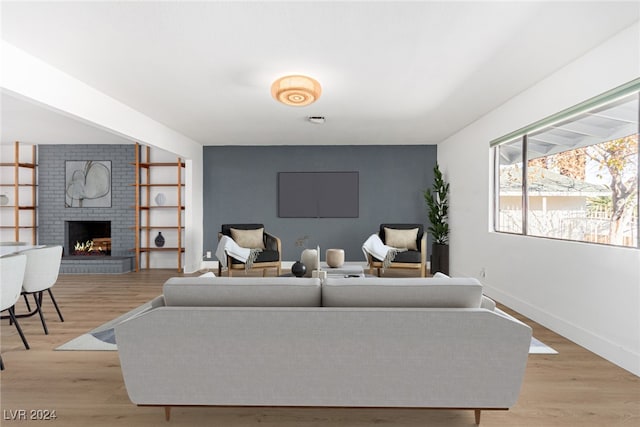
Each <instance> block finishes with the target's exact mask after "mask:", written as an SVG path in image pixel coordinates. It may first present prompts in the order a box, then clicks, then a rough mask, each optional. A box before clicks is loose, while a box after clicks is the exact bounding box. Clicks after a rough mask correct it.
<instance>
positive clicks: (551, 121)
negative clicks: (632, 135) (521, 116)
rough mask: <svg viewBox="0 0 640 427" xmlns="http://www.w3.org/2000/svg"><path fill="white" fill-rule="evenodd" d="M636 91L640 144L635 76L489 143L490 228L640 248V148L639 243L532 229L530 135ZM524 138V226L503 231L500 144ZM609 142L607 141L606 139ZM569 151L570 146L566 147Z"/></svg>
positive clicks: (639, 88) (639, 175)
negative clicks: (562, 235)
mask: <svg viewBox="0 0 640 427" xmlns="http://www.w3.org/2000/svg"><path fill="white" fill-rule="evenodd" d="M634 93H635V94H636V96H637V102H638V118H637V119H638V122H637V123H638V125H637V129H636V134H637V135H639V138H638V139H639V141H638V144H639V145H640V78H637V79H634V80H632V81H630V82H628V83H625V84H623V85H621V86H618V87H616V88H614V89H611V90H610V91H607V92H605V93H602V94H600V95H597V96H595V97H593V98H590V99H588V100H586V101H584V102H581V103H580V104H577V105H574V106H573V107H569V108H567V109H565V110H562V111H560V112H558V113H555V114H552V115H551V116H548V117H546V118H544V119H541V120H539V121H537V122H534V123H532V124H530V125H528V126H525V127H522V128H520V129H518V130H515V131H513V132H510V133H508V134H506V135H503V136H501V137H500V138H496V139H494V140H492V141H491V142H490V143H489V147H490V149H491V150H493V151H494V153H493V156H492V157H490V158H492V159H493V191H492V194H493V203H492V206H493V215H492V216H491V217H492V222H493V224H492V225H491V227H490V229H491V230H492V231H493V232H495V233H501V234H511V235H517V236H527V237H535V238H542V239H553V240H562V241H569V242H577V243H586V244H595V245H604V246H613V247H621V248H628V249H636V250H637V249H640V149H638V153H637V159H636V169H637V171H636V179H637V180H638V184H637V185H636V193H637V194H636V197H637V200H638V206H637V207H636V213H635V215H636V218H637V220H636V235H637V236H638V237H637V239H636V245H635V246H624V245H615V244H611V243H600V242H589V241H585V240H572V239H563V238H559V237H550V236H538V235H531V234H529V232H528V230H529V229H528V227H529V223H528V222H529V189H528V182H527V181H528V175H527V170H528V163H529V156H528V135H529V134H532V133H534V132H538V131H541V130H544V129H548V128H551V127H552V126H554V125H556V124H558V123H560V122H566V121H568V120H571V119H572V118H574V117H577V116H579V115H581V114H583V113H586V112H589V111H592V110H595V109H598V108H601V107H603V106H606V105H608V104H612V103H614V102H615V101H617V100H620V99H622V98H624V97H627V96H630V95H633V94H634ZM518 139H520V142H521V150H522V171H521V173H522V177H521V178H522V179H521V183H522V227H521V230H520V232H515V231H503V230H498V228H497V227H498V225H499V223H500V221H499V216H500V154H499V147H500V146H501V145H503V144H506V143H511V142H513V141H515V140H518ZM603 142H606V141H603ZM566 151H569V150H566Z"/></svg>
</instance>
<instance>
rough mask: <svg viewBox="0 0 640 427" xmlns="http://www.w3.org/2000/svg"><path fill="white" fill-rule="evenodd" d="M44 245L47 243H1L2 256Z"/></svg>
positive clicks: (0, 253)
mask: <svg viewBox="0 0 640 427" xmlns="http://www.w3.org/2000/svg"><path fill="white" fill-rule="evenodd" d="M44 247H45V245H0V257H3V256H7V255H13V254H18V253H20V252H23V251H28V250H30V249H38V248H44Z"/></svg>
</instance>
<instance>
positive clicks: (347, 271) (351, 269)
mask: <svg viewBox="0 0 640 427" xmlns="http://www.w3.org/2000/svg"><path fill="white" fill-rule="evenodd" d="M320 270H322V271H326V272H327V277H345V276H348V277H365V275H364V268H363V267H362V265H360V264H349V263H344V264H343V265H342V267H335V268H332V267H329V266H328V265H327V263H326V262H321V263H320Z"/></svg>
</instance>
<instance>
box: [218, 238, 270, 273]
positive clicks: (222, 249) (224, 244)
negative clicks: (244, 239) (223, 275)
mask: <svg viewBox="0 0 640 427" xmlns="http://www.w3.org/2000/svg"><path fill="white" fill-rule="evenodd" d="M260 252H262V249H249V248H243V247H241V246H239V245H238V244H237V243H236V242H235V241H234V240H233V239H232V238H231V237H229V236H222V237H221V238H220V241H219V242H218V248H217V249H216V257H217V258H218V260H220V263H221V264H222V266H223V267H227V255H229V256H230V257H231V258H234V259H237V260H238V261H240V262H243V263H244V267H245V269H249V268H251V266H252V265H253V262H254V261H255V260H256V258H257V257H258V255H259V254H260Z"/></svg>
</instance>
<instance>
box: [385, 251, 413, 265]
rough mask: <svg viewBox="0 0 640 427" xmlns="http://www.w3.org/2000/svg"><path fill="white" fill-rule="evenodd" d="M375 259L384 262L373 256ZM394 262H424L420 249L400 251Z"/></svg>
mask: <svg viewBox="0 0 640 427" xmlns="http://www.w3.org/2000/svg"><path fill="white" fill-rule="evenodd" d="M373 259H374V261H378V262H382V260H380V259H378V258H376V257H373ZM393 262H412V263H418V264H419V263H421V262H422V253H421V252H420V251H403V252H398V253H397V254H396V256H395V258H393Z"/></svg>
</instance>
